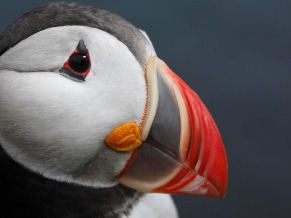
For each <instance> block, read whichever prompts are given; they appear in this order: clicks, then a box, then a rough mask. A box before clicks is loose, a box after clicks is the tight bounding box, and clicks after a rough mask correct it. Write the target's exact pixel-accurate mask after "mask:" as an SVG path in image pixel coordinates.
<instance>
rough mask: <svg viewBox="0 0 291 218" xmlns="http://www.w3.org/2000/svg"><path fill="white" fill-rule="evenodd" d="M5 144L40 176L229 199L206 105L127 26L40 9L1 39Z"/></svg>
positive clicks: (0, 129) (1, 136)
mask: <svg viewBox="0 0 291 218" xmlns="http://www.w3.org/2000/svg"><path fill="white" fill-rule="evenodd" d="M0 144H1V146H2V148H3V149H4V150H5V152H6V153H7V154H8V155H9V156H10V157H11V158H12V159H13V160H15V161H16V162H18V163H19V164H20V165H22V166H23V167H25V168H27V169H29V170H31V171H33V172H35V173H37V174H41V175H42V176H44V177H46V178H49V179H52V180H56V181H61V182H67V183H74V184H79V185H83V186H90V187H94V188H104V187H113V186H115V185H117V184H118V183H121V184H123V185H125V186H128V187H130V188H133V189H136V190H140V191H144V192H162V193H184V194H198V195H208V196H214V197H220V198H223V197H224V195H225V192H226V186H227V158H226V153H225V149H224V146H223V142H222V139H221V136H220V133H219V131H218V129H217V127H216V125H215V123H214V121H213V119H212V117H211V115H210V113H209V112H208V110H207V109H206V107H205V106H204V104H203V103H202V101H201V100H200V99H199V97H198V96H197V94H196V93H195V92H194V91H192V90H191V88H189V87H188V86H187V85H186V84H185V83H184V82H183V81H182V80H181V79H180V78H179V77H178V76H177V75H176V74H174V73H173V72H172V71H171V70H170V69H169V68H168V67H167V65H166V64H165V63H164V62H163V61H161V60H160V59H159V58H158V57H157V55H156V53H155V50H154V48H153V46H152V44H151V42H150V40H149V38H148V37H147V35H146V34H145V32H143V31H141V30H139V29H138V28H136V27H134V26H133V25H132V24H130V23H129V22H128V21H126V20H124V19H122V18H121V17H119V16H117V15H115V14H112V13H109V12H107V11H104V10H100V9H96V8H93V7H90V6H84V5H79V4H74V3H50V4H47V5H44V6H41V7H38V8H36V9H34V10H32V11H30V12H29V13H26V14H25V15H23V16H22V17H21V18H19V19H18V20H16V21H15V22H14V23H13V24H12V25H11V26H9V27H8V28H7V29H6V30H5V31H4V32H3V34H2V35H1V36H0Z"/></svg>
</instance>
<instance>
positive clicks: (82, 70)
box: [59, 39, 91, 81]
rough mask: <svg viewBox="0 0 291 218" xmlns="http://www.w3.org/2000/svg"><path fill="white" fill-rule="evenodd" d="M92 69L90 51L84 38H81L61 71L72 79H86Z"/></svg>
mask: <svg viewBox="0 0 291 218" xmlns="http://www.w3.org/2000/svg"><path fill="white" fill-rule="evenodd" d="M90 69H91V62H90V56H89V52H88V50H87V48H86V46H85V44H84V40H82V39H81V40H80V42H79V44H78V46H77V48H76V49H75V51H74V52H73V53H72V54H71V56H70V57H69V59H68V60H67V61H66V62H65V63H64V66H63V67H62V68H61V69H60V70H59V72H60V73H61V74H62V75H63V76H66V77H69V78H70V79H73V80H76V81H85V78H86V76H87V75H88V74H89V72H90Z"/></svg>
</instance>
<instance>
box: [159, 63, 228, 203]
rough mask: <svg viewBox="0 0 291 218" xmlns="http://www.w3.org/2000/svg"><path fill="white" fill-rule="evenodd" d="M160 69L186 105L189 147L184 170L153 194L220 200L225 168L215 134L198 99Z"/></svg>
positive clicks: (173, 75)
mask: <svg viewBox="0 0 291 218" xmlns="http://www.w3.org/2000/svg"><path fill="white" fill-rule="evenodd" d="M164 67H165V68H166V72H167V74H168V76H170V77H171V79H172V80H173V82H174V83H175V85H177V87H178V88H179V90H180V92H181V94H182V96H183V98H184V101H185V103H186V107H187V110H188V115H189V120H190V128H191V129H189V130H188V131H187V132H190V143H189V147H188V148H187V147H186V153H187V154H186V155H184V156H185V157H184V158H182V159H183V160H182V161H183V162H185V163H184V166H183V167H181V168H180V170H179V172H178V173H177V175H176V176H175V177H174V178H173V179H172V180H171V181H169V182H168V183H167V184H165V185H164V186H162V187H159V188H157V189H155V191H157V192H164V193H187V194H189V193H192V194H198V195H207V196H213V197H220V198H224V196H225V193H226V189H227V180H228V174H227V168H228V164H227V157H226V152H225V149H224V145H223V142H222V139H221V136H220V133H219V130H218V128H217V126H216V124H215V122H214V120H213V118H212V116H211V115H210V113H209V111H208V110H207V108H206V107H205V105H204V104H203V102H202V101H201V99H200V98H199V97H198V95H197V94H196V93H195V92H194V91H193V90H192V89H191V88H190V87H189V86H188V85H187V84H186V83H184V81H183V80H182V79H181V78H180V77H178V76H177V75H176V74H174V73H173V72H172V71H171V70H170V69H169V68H168V67H167V66H164ZM181 156H182V155H181ZM185 165H186V166H185Z"/></svg>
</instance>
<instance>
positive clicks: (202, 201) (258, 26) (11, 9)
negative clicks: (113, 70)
mask: <svg viewBox="0 0 291 218" xmlns="http://www.w3.org/2000/svg"><path fill="white" fill-rule="evenodd" d="M46 2H49V1H41V0H37V1H36V0H34V1H33V0H31V1H28V0H26V1H22V0H9V1H2V0H1V2H0V32H2V31H3V30H4V29H5V28H6V27H7V26H8V25H9V24H10V23H12V22H13V21H14V20H15V19H16V18H18V17H19V16H21V15H22V14H23V13H25V12H27V11H29V10H30V9H32V8H34V7H36V6H39V5H41V4H43V3H46ZM75 2H82V3H85V4H89V5H93V6H96V7H99V8H102V9H106V10H109V11H111V12H115V13H117V14H119V15H121V16H122V17H124V18H126V19H127V20H129V21H130V22H132V23H133V24H134V25H136V26H137V27H139V28H141V29H143V30H145V31H146V32H147V33H148V35H149V36H150V38H151V40H152V42H153V44H154V46H155V49H156V51H157V54H158V56H159V57H160V58H161V59H162V60H164V61H165V62H166V63H167V64H168V66H169V67H170V68H171V69H172V70H173V71H174V72H176V73H177V74H178V75H179V76H180V77H182V78H183V79H184V80H185V81H186V82H187V83H188V84H189V85H190V86H191V87H192V88H193V89H194V90H195V91H196V92H197V93H198V94H199V95H200V97H201V98H202V100H203V101H204V103H205V104H206V105H207V107H208V109H209V110H210V112H211V113H212V115H213V117H214V119H215V121H216V123H217V125H218V127H219V129H220V131H221V134H222V137H223V139H224V143H225V147H226V150H227V154H228V159H229V187H228V192H227V195H226V198H225V200H223V201H222V200H219V199H214V198H207V197H200V196H182V195H177V196H174V200H175V202H176V205H177V207H178V210H179V213H180V216H181V217H182V218H188V217H189V218H192V217H236V218H240V217H242V218H246V217H248V218H251V217H264V218H267V217H290V214H291V200H290V197H291V186H290V181H291V171H290V168H291V148H290V146H291V143H290V142H291V134H290V130H291V128H290V121H291V115H290V112H291V1H288V0H285V1H280V0H279V1H271V0H236V1H227V0H224V1H216V0H210V1H207V0H200V1H199V0H187V1H186V0H185V1H169V0H168V1H157V0H156V1H154V0H148V1H98V0H91V1H90V0H82V1H81V0H79V1H78V0H75ZM0 194H1V193H0ZM161 204H163V202H161Z"/></svg>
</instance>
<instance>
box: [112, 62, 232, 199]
mask: <svg viewBox="0 0 291 218" xmlns="http://www.w3.org/2000/svg"><path fill="white" fill-rule="evenodd" d="M146 78H147V85H148V96H149V97H148V103H147V109H146V113H145V114H146V115H145V118H144V121H143V123H142V125H141V127H140V129H141V141H142V144H141V146H138V147H137V148H135V149H134V150H133V153H132V155H131V157H130V159H129V160H128V161H127V164H126V165H125V167H124V169H123V170H122V171H121V173H120V174H119V176H118V180H119V182H120V183H122V184H123V185H125V186H128V187H131V188H133V189H137V190H140V191H144V192H160V193H170V194H174V193H175V194H195V195H206V196H212V197H218V198H224V196H225V193H226V188H227V177H228V175H227V157H226V152H225V148H224V145H223V142H222V139H221V136H220V133H219V130H218V128H217V126H216V124H215V122H214V120H213V118H212V117H211V115H210V113H209V111H208V110H207V108H206V107H205V105H204V104H203V102H202V101H201V99H200V98H199V97H198V95H197V94H196V93H195V92H194V91H193V90H192V89H191V88H190V87H189V86H187V85H186V84H185V83H184V81H182V79H181V78H179V77H178V76H177V75H176V74H174V73H173V72H172V71H171V70H170V69H169V68H168V66H167V65H166V64H165V63H164V62H163V61H161V60H160V59H158V58H157V57H151V58H150V59H149V61H148V63H147V67H146Z"/></svg>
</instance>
